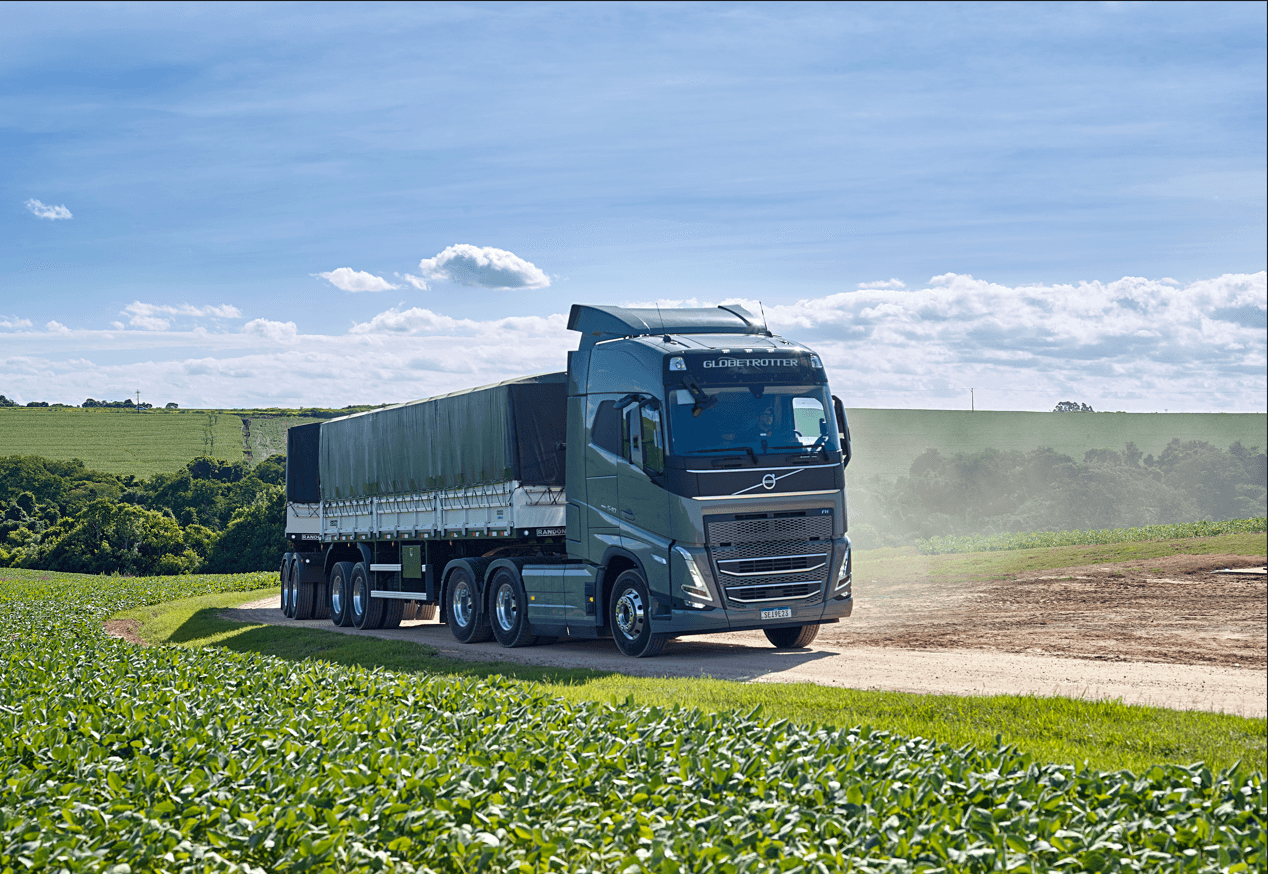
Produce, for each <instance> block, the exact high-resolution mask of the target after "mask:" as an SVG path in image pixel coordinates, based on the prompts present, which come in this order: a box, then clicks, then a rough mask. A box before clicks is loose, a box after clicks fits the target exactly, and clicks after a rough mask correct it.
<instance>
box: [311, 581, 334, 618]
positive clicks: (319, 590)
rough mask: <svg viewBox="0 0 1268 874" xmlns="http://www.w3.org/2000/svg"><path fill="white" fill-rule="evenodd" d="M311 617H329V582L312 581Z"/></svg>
mask: <svg viewBox="0 0 1268 874" xmlns="http://www.w3.org/2000/svg"><path fill="white" fill-rule="evenodd" d="M313 618H314V619H329V618H330V584H329V583H327V582H325V581H320V582H316V583H313Z"/></svg>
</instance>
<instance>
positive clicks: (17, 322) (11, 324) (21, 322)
mask: <svg viewBox="0 0 1268 874" xmlns="http://www.w3.org/2000/svg"><path fill="white" fill-rule="evenodd" d="M29 327H31V320H30V319H19V318H18V317H17V316H13V317H12V318H9V317H8V316H0V328H9V329H14V328H29Z"/></svg>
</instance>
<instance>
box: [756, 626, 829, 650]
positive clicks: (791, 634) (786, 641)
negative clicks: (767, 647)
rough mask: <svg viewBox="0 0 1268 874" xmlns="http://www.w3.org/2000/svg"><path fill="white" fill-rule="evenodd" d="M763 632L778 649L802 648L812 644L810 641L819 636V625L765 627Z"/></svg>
mask: <svg viewBox="0 0 1268 874" xmlns="http://www.w3.org/2000/svg"><path fill="white" fill-rule="evenodd" d="M762 632H763V633H765V635H766V639H767V640H769V641H770V642H771V643H773V644H774V645H775V648H776V649H802V648H804V647H807V646H810V642H811V641H812V640H814V639H815V638H816V637H818V636H819V626H818V625H793V626H791V627H788V626H785V627H783V628H763V629H762Z"/></svg>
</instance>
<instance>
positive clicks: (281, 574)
mask: <svg viewBox="0 0 1268 874" xmlns="http://www.w3.org/2000/svg"><path fill="white" fill-rule="evenodd" d="M290 568H291V554H290V553H289V552H287V553H283V555H282V563H281V564H280V565H279V566H278V568H277V579H278V583H279V587H280V589H281V594H282V597H281V601H280V602H279V603H278V607H279V608H280V609H281V611H282V615H283V616H286V617H289V616H290V615H291V614H290V612H289V610H290V599H289V598H287V597H286V587H287V586H289V585H290V582H291V575H290V573H289V571H290Z"/></svg>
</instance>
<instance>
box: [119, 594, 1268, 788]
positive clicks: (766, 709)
mask: <svg viewBox="0 0 1268 874" xmlns="http://www.w3.org/2000/svg"><path fill="white" fill-rule="evenodd" d="M272 594H275V590H273V589H263V590H260V591H257V592H251V593H247V594H241V593H237V594H227V595H208V596H203V597H199V598H190V599H186V600H184V601H176V602H171V603H167V604H159V605H155V606H151V607H143V608H138V609H135V610H131V611H127V612H125V613H122V614H120V616H121V617H125V618H130V619H134V620H136V621H137V622H138V626H137V633H138V634H139V635H140V636H141V637H142V638H144V639H146V640H148V641H151V642H153V643H175V644H179V645H183V646H191V647H206V646H215V647H224V648H225V649H229V650H233V651H237V652H249V653H261V654H265V655H272V656H277V657H279V658H283V659H287V660H292V661H306V660H320V661H326V662H331V663H333V664H339V665H358V666H363V667H377V668H385V669H388V670H391V671H396V672H403V673H413V674H425V675H432V676H434V675H440V676H446V677H452V678H454V679H459V678H470V677H489V676H494V675H501V676H503V677H507V678H510V679H513V680H516V681H519V682H522V683H526V684H530V685H531V686H534V687H539V688H542V689H545V690H547V691H549V692H551V693H552V694H555V695H558V696H560V697H562V698H565V699H568V700H571V701H599V702H612V701H624V700H627V699H629V700H631V701H632V702H633V703H635V704H642V705H655V706H673V707H685V708H697V709H700V710H703V711H715V712H716V711H742V712H748V711H752V710H753V709H754V708H760V709H761V713H762V715H763V716H765V717H768V718H775V719H789V720H791V721H793V722H795V723H799V724H815V725H833V726H838V727H852V726H869V727H871V728H874V729H880V730H884V731H890V732H894V733H896V734H900V735H904V736H919V737H926V738H930V739H932V740H935V741H938V742H942V743H948V744H950V745H952V746H954V747H962V746H966V745H967V746H973V747H977V748H983V747H989V746H991V745H993V744H994V743H995V738H996V736H999V738H1001V739H1002V740H1003V742H1005V743H1008V744H1014V745H1016V746H1017V747H1018V749H1020V750H1021V751H1022V752H1025V753H1029V754H1031V755H1033V756H1034V757H1035V758H1036V759H1037V760H1039V761H1045V762H1053V763H1059V764H1073V765H1083V764H1086V765H1088V766H1090V767H1092V768H1094V769H1098V770H1119V769H1130V770H1133V771H1136V772H1137V773H1140V772H1143V771H1144V770H1147V769H1148V768H1150V767H1152V766H1153V765H1155V764H1160V763H1181V764H1188V763H1191V762H1204V763H1206V764H1207V765H1208V766H1209V767H1211V768H1223V767H1228V766H1230V765H1232V764H1233V763H1234V762H1236V761H1239V760H1242V761H1245V762H1247V763H1249V764H1251V765H1252V766H1253V767H1256V768H1258V769H1260V770H1263V769H1264V760H1265V754H1266V749H1268V747H1266V744H1265V740H1266V736H1268V724H1266V723H1265V720H1263V719H1248V718H1244V717H1238V716H1229V715H1226V714H1216V713H1203V712H1196V711H1175V710H1167V709H1164V708H1158V707H1144V706H1137V705H1127V704H1123V703H1121V702H1117V701H1084V700H1075V699H1068V698H1046V697H1039V696H1026V695H1023V696H1017V695H993V696H954V695H915V694H908V693H901V692H876V691H859V690H853V689H837V688H829V687H824V686H816V685H812V684H781V683H737V682H732V681H724V680H712V679H707V678H678V679H674V678H643V677H628V676H624V675H621V674H614V673H605V672H600V671H592V670H576V669H562V668H549V667H537V666H530V665H517V664H512V663H508V662H489V663H482V662H468V661H457V660H453V659H447V658H443V657H441V656H438V655H437V654H436V652H435V650H434V649H433V648H431V647H428V646H425V645H422V644H417V643H410V642H407V641H385V640H378V639H373V638H364V637H357V636H352V635H346V634H339V633H336V632H332V631H322V630H319V629H317V628H311V627H309V628H296V627H290V626H269V625H243V624H240V623H235V622H230V621H227V620H225V619H222V618H220V615H219V613H220V610H221V609H223V608H224V607H229V606H236V605H238V604H243V603H247V602H249V601H252V600H256V599H258V598H261V597H265V596H266V595H272Z"/></svg>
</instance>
